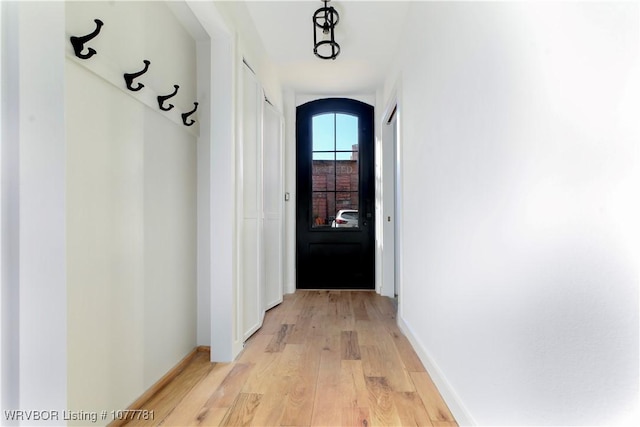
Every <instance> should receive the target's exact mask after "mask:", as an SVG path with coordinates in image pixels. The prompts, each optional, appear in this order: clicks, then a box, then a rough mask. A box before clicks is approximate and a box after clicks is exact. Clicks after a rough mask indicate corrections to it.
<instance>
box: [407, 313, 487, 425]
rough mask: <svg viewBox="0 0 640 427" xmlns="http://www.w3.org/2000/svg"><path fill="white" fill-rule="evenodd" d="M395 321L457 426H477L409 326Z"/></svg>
mask: <svg viewBox="0 0 640 427" xmlns="http://www.w3.org/2000/svg"><path fill="white" fill-rule="evenodd" d="M397 319H398V327H400V330H401V331H402V333H404V334H405V336H406V337H407V339H408V340H409V342H410V343H411V345H412V346H413V349H414V350H415V351H416V353H417V354H418V357H419V358H420V361H422V364H423V365H424V367H425V369H426V370H427V372H428V373H429V375H430V376H431V379H432V380H433V382H434V383H435V385H436V387H437V388H438V391H439V392H440V395H441V396H442V398H443V399H444V401H445V403H446V404H447V406H448V407H449V410H450V411H451V414H452V415H453V416H454V418H455V419H456V421H457V422H458V425H461V426H475V425H478V424H477V423H476V422H475V420H474V419H473V417H472V416H471V414H470V413H469V411H468V410H467V408H466V407H465V406H464V403H462V400H461V399H460V396H458V394H457V393H456V392H455V390H454V389H453V387H452V386H451V384H450V383H449V381H447V378H446V377H445V376H444V374H443V373H442V371H441V370H440V368H438V365H436V363H435V362H434V361H433V359H432V358H431V356H429V352H428V351H427V349H426V348H425V347H424V345H423V344H422V342H421V341H420V340H419V339H418V338H417V337H416V336H415V334H414V333H413V330H412V329H411V327H409V325H407V324H406V323H405V321H404V319H403V318H402V317H401V316H400V315H398V318H397Z"/></svg>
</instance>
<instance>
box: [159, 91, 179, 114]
mask: <svg viewBox="0 0 640 427" xmlns="http://www.w3.org/2000/svg"><path fill="white" fill-rule="evenodd" d="M173 88H174V89H175V90H174V91H173V93H170V94H169V95H162V96H158V107H160V109H161V110H162V111H169V110H171V109H172V108H173V104H169V105H168V106H166V107H165V106H164V101H166V100H167V99H169V98H171V97H172V96H175V95H176V93H178V89H180V86H178V85H173Z"/></svg>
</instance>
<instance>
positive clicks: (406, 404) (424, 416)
mask: <svg viewBox="0 0 640 427" xmlns="http://www.w3.org/2000/svg"><path fill="white" fill-rule="evenodd" d="M393 401H394V402H395V405H396V409H397V410H398V416H399V417H400V421H401V423H402V425H403V426H430V425H432V423H431V419H430V418H429V413H427V410H426V409H425V407H424V405H423V404H422V400H420V397H418V395H417V393H416V392H405V391H396V392H395V393H394V394H393Z"/></svg>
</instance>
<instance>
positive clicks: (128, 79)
mask: <svg viewBox="0 0 640 427" xmlns="http://www.w3.org/2000/svg"><path fill="white" fill-rule="evenodd" d="M143 62H144V68H143V69H142V70H141V71H138V72H137V73H130V74H129V73H125V74H124V81H125V82H126V83H127V89H129V90H131V91H134V92H137V91H139V90H140V89H142V88H143V87H144V85H143V84H142V83H138V86H137V87H133V86H131V84H132V83H133V79H135V78H138V77H140V76H141V75H143V74H144V73H146V72H147V70H148V69H149V65H150V64H151V62H149V61H147V60H146V59H145V60H144V61H143Z"/></svg>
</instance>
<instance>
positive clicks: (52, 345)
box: [1, 2, 67, 424]
mask: <svg viewBox="0 0 640 427" xmlns="http://www.w3.org/2000/svg"><path fill="white" fill-rule="evenodd" d="M1 7H2V8H3V12H2V32H3V37H2V85H3V89H2V303H3V309H2V316H3V319H2V389H3V390H2V407H3V409H18V408H24V409H38V408H45V407H51V408H64V407H65V404H66V390H67V383H66V375H67V369H66V351H67V337H66V322H67V318H66V295H67V293H66V271H65V257H66V255H65V251H64V247H65V243H66V242H65V158H64V150H65V129H64V112H63V109H62V108H60V103H61V100H62V99H63V98H64V84H62V82H63V75H64V58H63V57H62V56H61V55H60V54H59V52H60V51H61V50H63V49H64V44H63V43H64V40H63V39H62V38H61V37H57V38H56V37H47V35H50V34H61V33H62V32H63V31H64V7H63V6H62V4H61V3H46V4H45V3H37V2H34V3H28V4H25V3H18V2H14V3H9V4H5V3H3V4H2V6H1ZM43 69H44V70H46V73H43V72H42V70H43ZM43 212H46V215H43ZM6 422H9V423H11V422H10V421H8V420H5V419H4V412H3V421H2V423H6ZM46 424H48V423H46ZM56 424H57V423H56Z"/></svg>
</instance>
